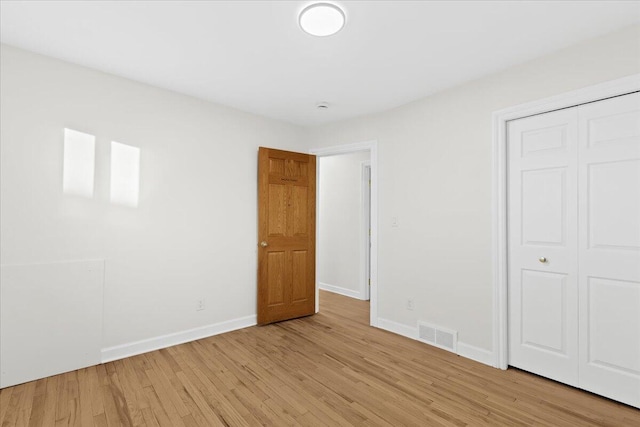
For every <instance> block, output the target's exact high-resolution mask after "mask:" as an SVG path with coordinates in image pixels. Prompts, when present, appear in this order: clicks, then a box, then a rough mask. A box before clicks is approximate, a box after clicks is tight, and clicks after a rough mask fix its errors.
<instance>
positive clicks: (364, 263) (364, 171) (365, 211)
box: [360, 160, 371, 300]
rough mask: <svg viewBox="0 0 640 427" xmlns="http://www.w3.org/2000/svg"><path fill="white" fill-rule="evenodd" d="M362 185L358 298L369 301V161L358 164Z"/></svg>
mask: <svg viewBox="0 0 640 427" xmlns="http://www.w3.org/2000/svg"><path fill="white" fill-rule="evenodd" d="M360 174H361V178H362V183H361V186H360V200H361V203H360V204H361V205H362V213H361V216H362V227H361V232H362V236H363V237H364V238H363V239H362V247H361V253H362V257H361V260H360V264H361V268H362V269H363V270H362V273H361V274H362V283H361V284H360V298H362V299H363V300H369V299H370V292H369V291H370V289H369V281H370V280H371V277H370V276H371V267H370V265H371V231H370V230H371V160H365V161H363V162H360Z"/></svg>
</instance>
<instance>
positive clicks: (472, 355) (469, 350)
mask: <svg viewBox="0 0 640 427" xmlns="http://www.w3.org/2000/svg"><path fill="white" fill-rule="evenodd" d="M458 355H459V356H462V357H466V358H467V359H471V360H475V361H476V362H480V363H483V364H485V365H489V366H494V364H495V356H494V355H493V352H491V351H489V350H485V349H484V348H480V347H476V346H474V345H470V344H465V343H463V342H460V341H458Z"/></svg>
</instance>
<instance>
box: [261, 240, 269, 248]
mask: <svg viewBox="0 0 640 427" xmlns="http://www.w3.org/2000/svg"><path fill="white" fill-rule="evenodd" d="M260 246H261V247H263V248H266V247H267V246H269V244H268V243H267V242H265V241H264V240H263V241H262V242H260Z"/></svg>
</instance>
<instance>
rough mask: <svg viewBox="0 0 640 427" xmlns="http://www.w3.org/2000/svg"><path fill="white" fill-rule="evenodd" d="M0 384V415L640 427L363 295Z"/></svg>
mask: <svg viewBox="0 0 640 427" xmlns="http://www.w3.org/2000/svg"><path fill="white" fill-rule="evenodd" d="M320 298H321V299H320V306H321V310H320V313H319V314H317V315H314V316H310V317H305V318H302V319H295V320H291V321H287V322H281V323H277V324H273V325H268V326H263V327H251V328H246V329H243V330H238V331H234V332H229V333H226V334H222V335H218V336H214V337H210V338H207V339H203V340H199V341H194V342H191V343H186V344H182V345H179V346H175V347H171V348H168V349H163V350H159V351H154V352H150V353H146V354H143V355H138V356H134V357H131V358H127V359H123V360H119V361H116V362H110V363H106V364H104V365H99V366H93V367H90V368H86V369H83V370H79V371H74V372H70V373H66V374H62V375H57V376H53V377H50V378H46V379H42V380H38V381H37V382H32V383H26V384H21V385H18V386H14V387H8V388H5V389H3V390H0V425H1V426H2V427H9V426H11V427H13V426H17V425H30V426H34V427H35V426H47V427H48V426H57V425H60V426H62V425H64V426H68V425H79V426H85V425H88V426H90V425H93V426H96V427H105V426H120V425H124V426H140V427H143V426H148V427H182V426H185V427H192V426H207V427H209V426H256V425H267V426H285V425H291V426H326V425H330V426H360V425H361V426H386V427H389V426H402V425H420V426H422V425H424V426H460V427H461V426H520V425H522V426H525V425H526V426H530V425H540V426H553V427H565V426H566V427H568V426H572V427H573V426H576V427H577V426H579V427H583V426H612V427H613V426H616V427H617V426H629V427H631V426H633V427H637V426H640V410H638V409H635V408H632V407H630V406H626V405H623V404H620V403H617V402H614V401H611V400H608V399H605V398H602V397H599V396H596V395H594V394H591V393H587V392H584V391H581V390H578V389H575V388H572V387H569V386H566V385H563V384H559V383H556V382H554V381H550V380H547V379H545V378H542V377H539V376H536V375H532V374H529V373H527V372H524V371H521V370H518V369H509V370H507V371H501V370H497V369H494V368H491V367H489V366H486V365H482V364H479V363H476V362H473V361H471V360H469V359H465V358H462V357H459V356H456V355H455V354H452V353H449V352H447V351H444V350H441V349H438V348H434V347H431V346H428V345H426V344H423V343H420V342H418V341H415V340H410V339H407V338H404V337H401V336H398V335H395V334H392V333H389V332H386V331H382V330H379V329H376V328H371V327H369V326H368V325H367V323H368V321H369V309H368V303H367V302H366V301H359V300H355V299H351V298H346V297H343V296H340V295H336V294H330V293H327V292H321V297H320Z"/></svg>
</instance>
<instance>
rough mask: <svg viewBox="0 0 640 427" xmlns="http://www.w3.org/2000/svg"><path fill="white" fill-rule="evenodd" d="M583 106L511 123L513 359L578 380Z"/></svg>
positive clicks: (559, 377)
mask: <svg viewBox="0 0 640 427" xmlns="http://www.w3.org/2000/svg"><path fill="white" fill-rule="evenodd" d="M577 130H578V120H577V110H576V109H575V108H572V109H566V110H561V111H556V112H551V113H546V114H541V115H538V116H533V117H528V118H524V119H520V120H515V121H513V122H509V124H508V138H509V139H508V141H509V145H508V147H507V148H508V153H509V181H508V187H509V188H508V191H509V193H508V194H509V201H508V203H509V213H508V215H509V292H508V294H509V364H510V365H512V366H516V367H518V368H521V369H525V370H527V371H530V372H535V373H537V374H540V375H544V376H545V377H548V378H552V379H554V380H557V381H562V382H564V383H566V384H570V385H573V386H578V271H577V270H578V260H577V256H576V249H577V238H578V236H577V235H578V226H577V219H578V213H577V192H578V189H577V176H578V170H577V150H578V141H577V139H578V132H577Z"/></svg>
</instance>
